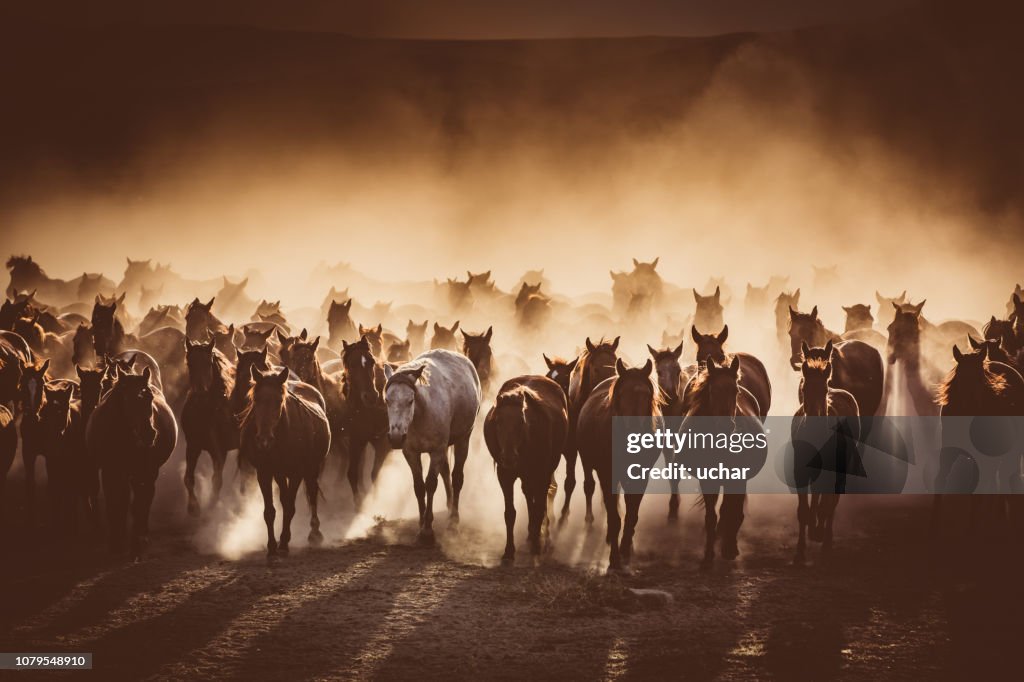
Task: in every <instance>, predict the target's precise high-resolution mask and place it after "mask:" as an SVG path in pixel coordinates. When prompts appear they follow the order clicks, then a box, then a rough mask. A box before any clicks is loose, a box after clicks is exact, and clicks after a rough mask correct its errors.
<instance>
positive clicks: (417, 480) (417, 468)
mask: <svg viewBox="0 0 1024 682" xmlns="http://www.w3.org/2000/svg"><path fill="white" fill-rule="evenodd" d="M402 454H403V455H405V461H406V462H407V463H408V464H409V470H410V471H411V472H412V489H413V492H414V493H415V494H416V504H417V505H419V508H420V532H422V531H423V519H424V517H425V516H426V511H427V510H426V503H425V501H424V500H425V499H426V494H427V493H426V488H425V487H424V485H423V461H422V459H421V457H420V453H418V452H410V451H408V450H403V451H402Z"/></svg>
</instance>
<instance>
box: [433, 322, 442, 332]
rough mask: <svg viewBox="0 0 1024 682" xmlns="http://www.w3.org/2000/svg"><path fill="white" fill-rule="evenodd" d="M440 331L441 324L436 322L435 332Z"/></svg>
mask: <svg viewBox="0 0 1024 682" xmlns="http://www.w3.org/2000/svg"><path fill="white" fill-rule="evenodd" d="M440 331H441V325H439V324H438V323H437V322H435V323H434V333H435V334H437V333H438V332H440Z"/></svg>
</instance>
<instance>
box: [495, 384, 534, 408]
mask: <svg viewBox="0 0 1024 682" xmlns="http://www.w3.org/2000/svg"><path fill="white" fill-rule="evenodd" d="M524 400H533V401H537V402H539V401H540V400H541V395H540V394H539V393H537V391H535V390H534V389H532V388H530V387H529V386H527V385H525V384H519V385H518V386H513V387H512V388H510V389H508V390H505V391H502V392H501V393H499V394H498V397H497V398H496V399H495V405H496V406H497V407H510V406H511V407H518V405H519V403H520V402H522V401H524Z"/></svg>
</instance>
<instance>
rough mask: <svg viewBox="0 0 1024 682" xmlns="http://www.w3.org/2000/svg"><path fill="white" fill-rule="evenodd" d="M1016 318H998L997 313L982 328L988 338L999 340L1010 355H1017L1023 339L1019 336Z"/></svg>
mask: <svg viewBox="0 0 1024 682" xmlns="http://www.w3.org/2000/svg"><path fill="white" fill-rule="evenodd" d="M1015 327H1016V323H1015V321H1014V318H1012V317H1011V319H1008V320H1000V319H997V318H996V316H995V315H993V316H992V317H991V319H989V321H988V324H986V325H985V328H984V329H983V330H982V333H983V334H984V335H985V338H986V339H989V340H993V341H997V342H998V343H999V345H1000V346H1001V347H1002V348H1003V350H1004V351H1006V353H1007V354H1009V355H1016V354H1017V351H1018V350H1020V347H1021V340H1020V339H1019V338H1018V335H1017V330H1016V329H1015Z"/></svg>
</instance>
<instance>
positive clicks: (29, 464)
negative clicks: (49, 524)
mask: <svg viewBox="0 0 1024 682" xmlns="http://www.w3.org/2000/svg"><path fill="white" fill-rule="evenodd" d="M22 419H27V417H22ZM24 433H25V430H24V428H22V434H23V435H22V437H21V463H22V466H23V467H24V468H25V516H26V520H27V521H28V523H29V525H32V523H33V519H34V518H35V507H36V505H35V498H36V452H35V449H34V448H33V447H32V446H29V447H26V443H25V436H24Z"/></svg>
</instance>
